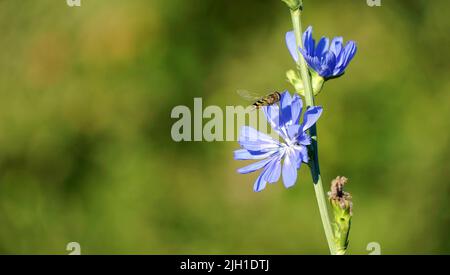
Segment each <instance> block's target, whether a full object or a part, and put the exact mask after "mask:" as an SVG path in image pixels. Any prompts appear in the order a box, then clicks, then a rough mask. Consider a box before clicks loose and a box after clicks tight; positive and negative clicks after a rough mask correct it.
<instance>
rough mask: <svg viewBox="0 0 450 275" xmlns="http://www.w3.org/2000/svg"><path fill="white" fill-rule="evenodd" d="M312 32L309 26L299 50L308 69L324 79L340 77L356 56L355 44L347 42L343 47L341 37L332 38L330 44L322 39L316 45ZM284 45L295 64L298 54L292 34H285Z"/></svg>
mask: <svg viewBox="0 0 450 275" xmlns="http://www.w3.org/2000/svg"><path fill="white" fill-rule="evenodd" d="M312 31H313V29H312V27H311V26H309V27H308V29H306V31H305V32H304V33H303V49H302V48H300V49H299V50H300V52H301V54H302V55H303V57H304V58H305V60H306V62H307V63H308V65H309V67H310V68H311V69H313V70H314V71H315V72H317V73H318V74H319V75H320V76H322V77H323V78H325V79H330V78H334V77H338V76H340V75H342V74H343V73H344V72H345V69H346V68H347V66H348V64H349V63H350V61H351V60H352V59H353V57H354V56H355V54H356V49H357V47H356V43H355V42H354V41H349V42H347V44H346V45H345V47H344V44H343V39H342V37H335V38H333V40H332V41H331V44H330V41H329V39H328V38H327V37H322V38H321V39H320V41H319V43H317V45H316V41H315V40H314V38H313V37H312ZM286 44H287V47H288V49H289V52H290V53H291V55H292V57H293V58H294V60H295V61H296V62H297V61H298V53H297V46H296V43H295V35H294V32H292V31H290V32H287V33H286Z"/></svg>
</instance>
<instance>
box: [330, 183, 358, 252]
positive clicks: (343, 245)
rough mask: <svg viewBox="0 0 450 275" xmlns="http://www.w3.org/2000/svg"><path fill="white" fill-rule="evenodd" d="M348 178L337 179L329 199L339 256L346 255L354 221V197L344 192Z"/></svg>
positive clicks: (332, 185)
mask: <svg viewBox="0 0 450 275" xmlns="http://www.w3.org/2000/svg"><path fill="white" fill-rule="evenodd" d="M346 183H347V178H345V177H339V176H338V177H336V179H334V180H333V181H332V182H331V191H330V192H328V197H329V199H330V203H331V206H332V209H333V214H334V224H333V227H334V228H333V229H334V242H335V245H336V250H337V254H338V255H343V254H345V252H346V250H347V247H348V237H349V233H350V226H351V220H352V215H353V212H352V207H353V204H352V196H351V195H350V193H347V192H344V185H345V184H346Z"/></svg>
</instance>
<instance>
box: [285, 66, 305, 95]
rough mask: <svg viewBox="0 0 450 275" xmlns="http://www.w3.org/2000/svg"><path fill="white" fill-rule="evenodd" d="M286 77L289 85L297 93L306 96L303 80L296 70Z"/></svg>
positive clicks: (290, 71) (287, 73)
mask: <svg viewBox="0 0 450 275" xmlns="http://www.w3.org/2000/svg"><path fill="white" fill-rule="evenodd" d="M286 77H287V79H288V81H289V83H291V84H292V86H294V89H295V91H297V93H299V94H300V95H302V96H305V91H304V88H303V81H302V78H301V77H300V76H299V75H298V73H297V72H296V71H294V70H289V71H287V72H286Z"/></svg>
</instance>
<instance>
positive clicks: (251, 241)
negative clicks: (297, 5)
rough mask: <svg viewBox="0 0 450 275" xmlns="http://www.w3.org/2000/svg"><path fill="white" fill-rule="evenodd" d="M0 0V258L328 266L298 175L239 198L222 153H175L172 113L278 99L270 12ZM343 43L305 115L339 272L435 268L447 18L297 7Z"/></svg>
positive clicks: (447, 175) (441, 245)
mask: <svg viewBox="0 0 450 275" xmlns="http://www.w3.org/2000/svg"><path fill="white" fill-rule="evenodd" d="M65 2H66V1H65V0H59V1H56V0H40V1H34V0H21V1H16V0H0V30H1V35H0V253H3V254H10V253H14V254H22V253H30V254H34V253H40V254H47V253H51V254H67V253H68V252H67V251H66V250H65V248H66V244H67V243H68V242H72V241H76V242H79V243H80V244H81V253H84V254H86V253H111V254H112V253H150V254H157V253H168V254H172V253H194V254H203V253H219V254H222V253H226V254H232V253H239V254H244V253H255V254H269V253H270V254H272V253H275V254H285V253H286V254H304V253H308V254H322V253H327V252H328V251H327V247H326V241H325V237H324V233H323V229H322V226H321V222H320V217H319V212H318V209H317V205H316V201H315V197H314V191H313V187H312V184H311V181H310V176H309V173H308V171H307V169H301V172H300V174H299V175H300V177H299V181H298V183H297V185H296V186H295V187H294V188H292V189H289V190H286V189H285V188H284V187H283V185H282V183H281V182H279V183H277V184H275V185H270V186H268V188H266V190H264V191H263V192H261V193H254V192H253V191H252V187H253V182H254V180H255V178H256V176H257V174H252V175H238V174H237V173H236V172H235V170H236V169H237V168H238V167H241V166H243V165H244V164H245V163H242V162H238V161H234V160H233V158H232V156H233V154H232V152H233V150H234V149H236V148H238V144H237V143H236V142H210V143H208V142H181V143H176V142H174V141H172V139H171V135H170V130H171V126H172V124H173V123H174V122H175V121H176V119H171V117H170V113H171V110H172V108H173V107H174V106H177V105H187V106H189V107H192V106H193V98H194V97H202V98H203V103H204V106H205V105H208V104H211V105H219V106H226V105H241V104H244V103H243V102H242V100H241V99H240V98H239V97H238V96H236V93H235V91H236V89H239V88H246V89H249V90H255V91H269V90H273V89H278V90H282V89H286V88H290V87H289V85H288V83H287V82H286V81H285V76H284V73H285V71H286V70H287V69H290V68H293V67H294V64H293V62H292V60H291V57H290V56H289V54H288V51H287V50H286V47H285V45H284V34H285V32H286V31H287V30H289V29H290V28H291V23H290V17H289V12H288V10H287V8H285V6H284V4H283V3H281V2H280V1H278V0H270V1H269V0H267V1H258V0H244V1H230V0H209V1H207V0H189V1H186V0H174V1H163V0H160V1H155V0H153V1H152V0H150V1H148V0H146V1H144V0H130V1H123V0H82V1H81V2H82V6H81V7H74V8H69V7H68V6H67V5H66V3H65ZM304 2H305V6H306V9H305V17H304V21H305V22H304V25H309V24H312V25H313V26H314V31H315V36H316V38H318V37H320V36H321V35H327V36H337V35H342V36H344V38H345V39H346V40H348V39H352V40H355V41H357V43H358V46H359V48H358V53H357V55H356V58H355V59H354V61H353V62H352V63H351V64H350V67H349V69H348V70H347V73H346V74H345V75H344V76H343V77H342V78H339V79H337V80H333V81H330V82H329V83H327V84H326V86H325V89H324V91H323V92H322V93H321V94H320V95H319V97H318V98H317V103H318V104H320V105H322V106H324V109H325V112H324V115H323V116H322V118H321V120H320V123H319V125H318V129H319V135H320V159H321V166H322V172H323V176H324V180H325V182H326V183H327V184H326V186H328V183H329V182H330V181H331V179H332V178H334V177H336V176H337V175H345V176H347V177H348V178H349V179H350V182H349V186H348V191H350V192H351V193H352V195H353V197H354V218H353V226H352V231H351V236H350V238H351V239H350V248H349V249H350V250H349V252H350V253H352V254H368V253H369V252H368V251H366V246H367V244H368V243H369V242H378V243H380V245H381V253H382V254H398V253H408V254H422V253H424V254H441V253H447V254H448V253H450V235H449V227H450V214H449V210H448V208H449V204H450V185H449V183H450V172H449V168H450V166H449V164H450V135H449V126H450V122H449V118H450V105H449V103H450V94H449V92H450V81H449V78H448V75H449V72H450V67H449V61H450V60H449V59H450V52H449V51H448V49H449V44H450V43H449V39H450V38H449V36H448V30H449V29H450V21H449V20H448V14H447V11H448V10H449V9H450V2H449V1H447V0H437V1H426V0H422V1H419V0H417V1H409V0H408V1H407V0H403V1H401V0H397V1H393V0H382V7H374V8H370V7H368V6H367V4H366V1H365V0H342V1H312V0H305V1H304Z"/></svg>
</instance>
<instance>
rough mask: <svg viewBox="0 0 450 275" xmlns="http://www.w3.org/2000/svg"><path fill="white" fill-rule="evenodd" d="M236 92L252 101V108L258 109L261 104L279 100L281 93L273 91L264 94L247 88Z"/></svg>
mask: <svg viewBox="0 0 450 275" xmlns="http://www.w3.org/2000/svg"><path fill="white" fill-rule="evenodd" d="M237 93H238V94H239V95H240V96H241V97H242V98H244V99H247V100H249V101H253V104H252V106H253V107H252V110H256V109H260V108H261V107H263V106H270V105H273V104H276V103H278V102H279V101H280V98H281V94H280V93H279V92H273V93H270V94H268V95H265V96H261V95H259V94H255V93H251V92H249V91H247V90H237Z"/></svg>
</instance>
